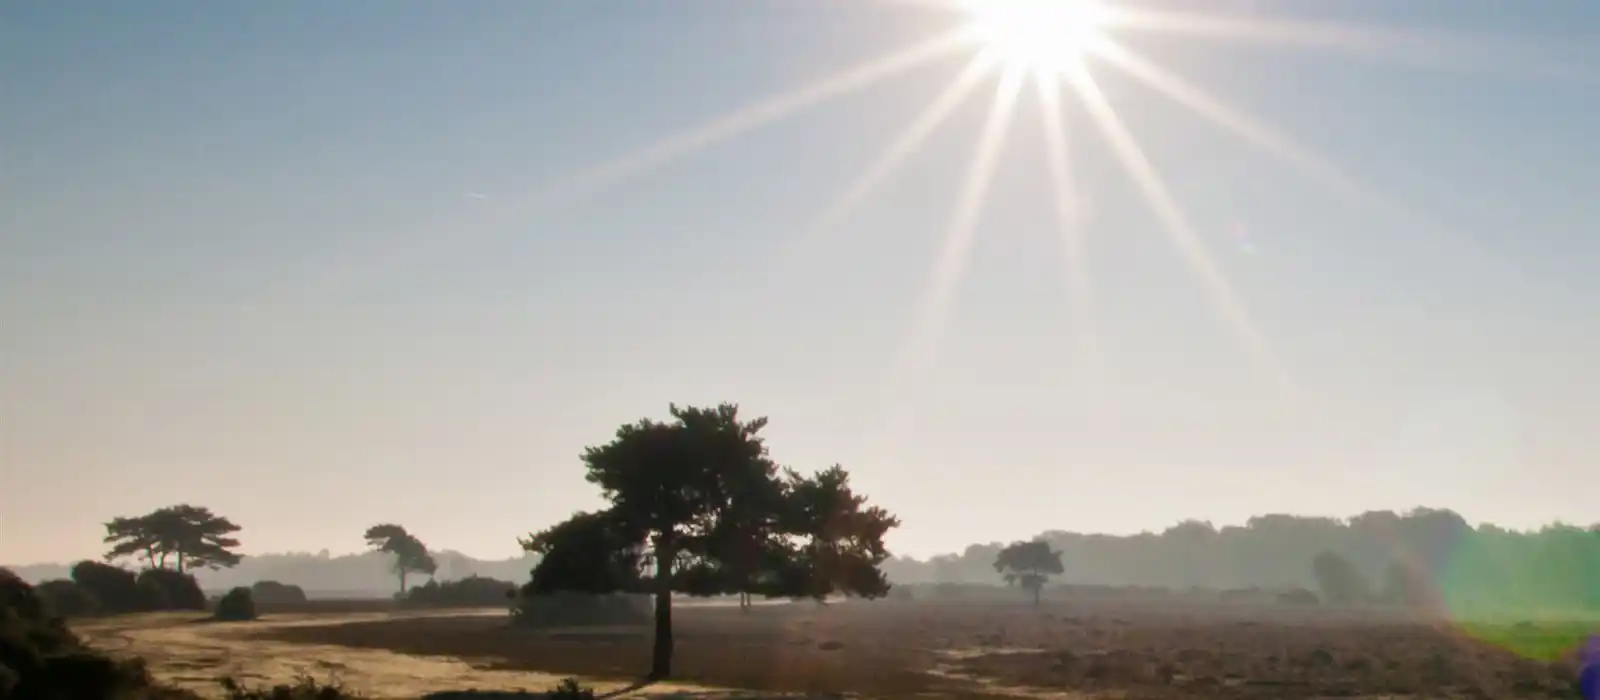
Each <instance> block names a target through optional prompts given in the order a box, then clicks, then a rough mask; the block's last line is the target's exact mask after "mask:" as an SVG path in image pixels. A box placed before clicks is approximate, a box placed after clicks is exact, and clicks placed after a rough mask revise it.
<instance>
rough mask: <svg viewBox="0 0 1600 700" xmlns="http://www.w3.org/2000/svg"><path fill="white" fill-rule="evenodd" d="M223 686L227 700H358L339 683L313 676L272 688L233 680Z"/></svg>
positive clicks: (357, 696) (226, 681)
mask: <svg viewBox="0 0 1600 700" xmlns="http://www.w3.org/2000/svg"><path fill="white" fill-rule="evenodd" d="M220 683H221V684H222V692H223V698H225V700H358V699H359V698H360V697H361V696H360V695H356V694H354V693H351V692H349V691H347V690H345V689H344V686H342V685H339V684H338V683H318V682H317V679H315V678H312V677H311V676H300V677H299V678H298V679H297V680H295V682H294V683H279V684H278V685H275V686H272V687H271V688H249V687H246V686H244V685H241V684H240V683H239V682H238V681H236V680H234V679H232V678H224V679H222V680H221V681H220Z"/></svg>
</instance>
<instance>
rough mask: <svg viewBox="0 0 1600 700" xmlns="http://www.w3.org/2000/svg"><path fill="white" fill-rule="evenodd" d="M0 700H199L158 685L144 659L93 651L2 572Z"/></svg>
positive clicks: (21, 584)
mask: <svg viewBox="0 0 1600 700" xmlns="http://www.w3.org/2000/svg"><path fill="white" fill-rule="evenodd" d="M130 576H131V574H130ZM0 697H5V698H17V699H19V700H21V699H23V698H191V699H192V698H193V696H192V695H190V694H187V693H184V692H182V691H176V690H169V689H162V688H159V687H157V686H156V685H155V684H154V683H153V682H152V681H151V680H150V674H149V673H148V672H146V670H145V668H144V665H143V664H142V663H140V662H138V661H117V660H114V659H111V658H109V657H106V656H102V655H100V654H96V653H94V652H93V651H90V650H89V649H88V648H87V647H85V646H84V645H83V643H82V642H81V641H80V640H79V639H78V637H77V635H74V634H73V633H72V631H71V630H69V629H67V626H66V625H65V624H64V623H62V621H61V618H59V617H55V616H53V615H51V614H49V611H48V610H47V608H46V605H45V602H44V600H43V599H41V597H40V596H39V595H38V592H37V591H35V590H34V588H33V587H32V586H29V585H28V584H27V583H26V582H24V581H23V580H22V579H20V578H18V577H17V575H16V574H14V573H12V572H11V571H9V570H7V569H0Z"/></svg>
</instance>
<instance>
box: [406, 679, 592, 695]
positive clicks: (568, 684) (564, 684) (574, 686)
mask: <svg viewBox="0 0 1600 700" xmlns="http://www.w3.org/2000/svg"><path fill="white" fill-rule="evenodd" d="M594 697H595V695H594V689H592V688H586V687H584V686H583V685H580V684H579V683H578V679H576V678H563V679H561V682H560V683H558V684H556V687H554V688H551V689H550V690H547V691H545V692H543V693H530V692H528V691H526V690H515V691H506V690H445V691H440V692H437V693H429V694H427V695H424V696H422V700H594Z"/></svg>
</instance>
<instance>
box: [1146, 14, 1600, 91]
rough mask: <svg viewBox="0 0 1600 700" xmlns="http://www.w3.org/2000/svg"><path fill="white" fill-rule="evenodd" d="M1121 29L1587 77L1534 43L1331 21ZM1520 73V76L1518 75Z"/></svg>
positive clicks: (1169, 22) (1218, 21)
mask: <svg viewBox="0 0 1600 700" xmlns="http://www.w3.org/2000/svg"><path fill="white" fill-rule="evenodd" d="M1118 24H1119V26H1122V27H1126V28H1128V29H1132V30H1137V31H1150V32H1158V33H1168V34H1177V35H1183V36H1186V37H1193V38H1201V39H1206V38H1210V39H1219V40H1224V41H1230V42H1248V43H1254V44H1261V45H1268V46H1290V47H1294V48H1300V49H1311V50H1327V51H1338V52H1343V53H1347V54H1351V55H1355V56H1360V57H1365V58H1374V59H1380V60H1388V61H1393V62H1396V63H1400V64H1404V65H1410V66H1413V67H1418V68H1427V69H1436V70H1455V71H1477V72H1488V73H1490V74H1504V75H1510V76H1517V77H1522V76H1524V75H1532V76H1540V77H1551V78H1567V79H1583V78H1592V77H1593V76H1592V75H1591V73H1590V72H1588V71H1584V70H1582V69H1581V66H1580V65H1579V64H1577V63H1574V64H1573V65H1560V64H1552V63H1551V60H1552V58H1553V56H1552V55H1551V54H1550V53H1549V49H1550V48H1551V47H1550V46H1549V45H1548V42H1534V41H1531V40H1527V39H1521V38H1508V37H1503V36H1491V35H1481V34H1468V33H1464V32H1447V31H1440V30H1426V31H1425V30H1418V29H1394V28H1388V27H1374V26H1369V25H1361V24H1355V23H1348V22H1335V21H1329V20H1317V21H1309V20H1295V19H1285V18H1277V17H1274V18H1266V17H1248V18H1247V17H1227V16H1222V15H1218V14H1210V13H1200V12H1183V11H1175V10H1133V9H1128V10H1124V11H1122V12H1120V13H1119V15H1118ZM1512 52H1541V53H1544V54H1545V57H1542V58H1540V59H1538V61H1537V62H1536V63H1529V64H1526V65H1517V64H1516V63H1514V62H1513V61H1512V60H1511V59H1510V57H1509V54H1510V53H1512ZM1519 71H1520V72H1519Z"/></svg>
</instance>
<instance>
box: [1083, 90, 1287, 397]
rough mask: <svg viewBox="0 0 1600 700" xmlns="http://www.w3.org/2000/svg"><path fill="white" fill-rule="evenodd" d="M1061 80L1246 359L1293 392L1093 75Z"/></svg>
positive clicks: (1284, 372) (1278, 363)
mask: <svg viewBox="0 0 1600 700" xmlns="http://www.w3.org/2000/svg"><path fill="white" fill-rule="evenodd" d="M1066 77H1067V79H1068V80H1069V81H1070V82H1071V84H1072V87H1073V88H1074V90H1075V91H1076V92H1077V93H1078V96H1079V97H1080V98H1081V100H1082V101H1083V103H1084V107H1085V108H1086V109H1087V110H1088V112H1089V116H1090V117H1091V118H1093V119H1094V122H1095V124H1096V125H1097V126H1098V127H1099V128H1100V132H1101V134H1103V135H1104V136H1105V138H1106V141H1107V142H1108V143H1109V144H1110V145H1111V148H1112V150H1113V151H1114V152H1115V153H1116V155H1117V160H1118V161H1120V162H1121V163H1122V165H1123V167H1124V168H1125V169H1127V171H1128V175H1129V177H1130V178H1132V179H1133V181H1134V184H1135V185H1137V186H1138V188H1139V191H1140V192H1141V193H1142V194H1143V195H1144V197H1145V200H1146V201H1147V202H1148V203H1149V204H1150V208H1151V209H1152V210H1154V212H1155V214H1156V217H1157V218H1158V219H1160V220H1161V223H1162V226H1163V227H1165V228H1166V229H1167V233H1168V235H1169V236H1170V237H1171V238H1172V242H1173V244H1174V246H1175V247H1176V248H1177V249H1178V252H1179V253H1180V254H1182V255H1183V257H1184V260H1185V262H1187V263H1188V265H1189V267H1190V268H1191V269H1192V270H1193V271H1194V273H1195V274H1196V275H1197V276H1199V278H1200V282H1201V285H1202V286H1203V287H1204V289H1205V292H1206V294H1207V295H1209V296H1210V297H1211V300H1212V303H1213V304H1214V305H1215V306H1216V307H1217V311H1218V313H1219V314H1221V315H1222V318H1223V321H1224V322H1225V323H1227V324H1228V325H1229V326H1231V327H1232V330H1233V331H1234V332H1235V333H1238V334H1239V336H1240V338H1241V339H1242V340H1243V341H1244V343H1245V345H1246V347H1247V348H1248V349H1249V350H1250V352H1251V354H1253V355H1254V356H1255V357H1256V359H1257V361H1259V362H1262V363H1263V364H1265V365H1266V366H1267V369H1268V370H1269V372H1270V373H1271V374H1272V376H1273V378H1274V379H1275V380H1276V381H1278V382H1279V383H1280V384H1281V385H1282V386H1283V388H1284V389H1285V390H1287V391H1289V392H1291V393H1298V392H1297V391H1296V389H1295V385H1294V382H1293V381H1292V379H1291V378H1290V376H1289V373H1288V371H1287V369H1286V368H1285V367H1284V365H1283V363H1282V362H1281V361H1280V360H1279V359H1278V356H1277V353H1276V352H1275V351H1274V350H1273V349H1272V345H1271V343H1270V342H1268V340H1267V337H1266V335H1265V334H1263V333H1262V332H1261V330H1260V328H1259V327H1258V326H1257V325H1256V322H1255V320H1254V319H1253V318H1252V317H1251V315H1250V311H1249V309H1248V308H1246V307H1245V304H1244V302H1243V300H1242V299H1240V298H1239V295H1238V293H1237V292H1235V291H1234V289H1233V285H1232V284H1231V283H1229V281H1228V278H1227V276H1226V275H1224V274H1223V273H1222V270H1221V269H1219V268H1218V267H1217V264H1216V262H1215V261H1214V260H1213V259H1212V257H1211V254H1210V252H1209V251H1207V250H1206V246H1205V242H1204V241H1203V240H1202V239H1201V238H1200V236H1199V235H1198V234H1197V233H1196V232H1195V230H1194V227H1193V226H1192V225H1191V224H1190V223H1189V219H1188V216H1187V215H1185V214H1184V212H1183V209H1182V207H1180V206H1179V205H1178V203H1177V201H1176V200H1174V199H1173V198H1172V194H1171V193H1170V192H1168V190H1167V186H1166V184H1165V183H1164V182H1163V181H1162V179H1161V175H1160V173H1158V172H1157V171H1156V169H1155V166H1154V165H1152V164H1151V162H1150V159H1149V158H1148V157H1147V156H1146V155H1145V153H1144V148H1143V147H1141V146H1140V145H1139V142H1138V140H1137V139H1135V138H1134V136H1133V134H1132V132H1130V131H1128V127H1127V126H1126V125H1125V124H1123V123H1122V118H1121V117H1119V116H1117V113H1116V110H1114V109H1112V107H1111V102H1110V101H1109V100H1107V99H1106V96H1105V93H1103V92H1101V90H1100V85H1099V84H1098V83H1097V82H1095V79H1094V76H1092V75H1090V74H1089V71H1088V69H1087V68H1083V69H1080V70H1077V71H1073V72H1071V73H1068V74H1067V76H1066Z"/></svg>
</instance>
